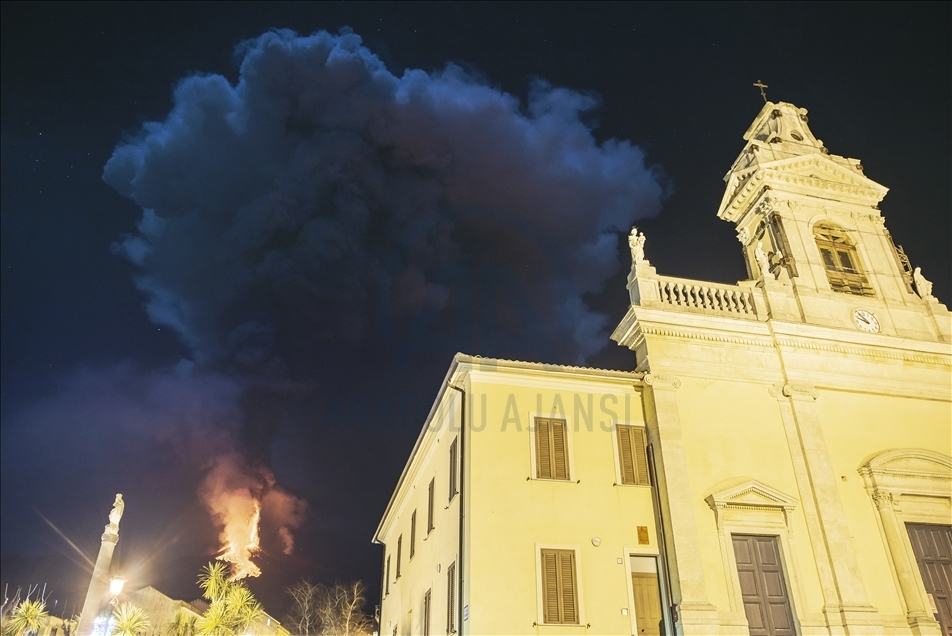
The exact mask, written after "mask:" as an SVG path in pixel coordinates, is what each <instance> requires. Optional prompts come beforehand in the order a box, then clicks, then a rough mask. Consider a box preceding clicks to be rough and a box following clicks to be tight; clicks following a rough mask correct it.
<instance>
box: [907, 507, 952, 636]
mask: <svg viewBox="0 0 952 636" xmlns="http://www.w3.org/2000/svg"><path fill="white" fill-rule="evenodd" d="M906 530H908V531H909V541H910V542H911V543H912V551H913V553H914V554H915V555H916V563H917V564H918V565H919V573H920V574H922V582H923V584H924V585H925V588H926V593H927V594H928V595H929V604H930V605H931V606H932V607H931V608H930V610H931V611H932V613H933V615H934V616H935V617H936V620H938V621H939V625H941V626H942V633H943V634H944V636H952V526H940V525H932V524H924V523H910V524H906Z"/></svg>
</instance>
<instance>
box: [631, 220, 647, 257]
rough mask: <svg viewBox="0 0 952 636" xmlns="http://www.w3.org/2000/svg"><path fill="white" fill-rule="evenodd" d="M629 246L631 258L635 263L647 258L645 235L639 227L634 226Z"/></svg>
mask: <svg viewBox="0 0 952 636" xmlns="http://www.w3.org/2000/svg"><path fill="white" fill-rule="evenodd" d="M628 247H630V248H631V260H632V262H633V263H640V262H641V261H644V260H645V235H644V232H639V231H638V228H637V227H634V226H632V228H631V234H629V235H628Z"/></svg>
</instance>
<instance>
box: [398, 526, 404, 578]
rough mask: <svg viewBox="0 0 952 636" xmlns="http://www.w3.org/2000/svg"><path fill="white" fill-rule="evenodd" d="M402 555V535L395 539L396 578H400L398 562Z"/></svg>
mask: <svg viewBox="0 0 952 636" xmlns="http://www.w3.org/2000/svg"><path fill="white" fill-rule="evenodd" d="M402 553H403V535H402V534H401V535H400V536H399V537H397V578H398V579H399V578H400V561H401V554H402Z"/></svg>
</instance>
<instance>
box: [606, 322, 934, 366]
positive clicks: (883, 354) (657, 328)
mask: <svg viewBox="0 0 952 636" xmlns="http://www.w3.org/2000/svg"><path fill="white" fill-rule="evenodd" d="M768 324H769V323H768ZM618 331H621V325H619V329H618V330H617V331H616V334H615V335H618V336H622V334H620V333H618ZM625 332H626V333H627V334H629V335H634V334H637V336H638V339H639V341H640V339H641V338H644V337H646V336H661V337H665V338H680V339H688V340H701V341H707V342H723V343H726V344H734V345H744V346H749V347H761V348H773V347H775V346H776V347H779V348H785V349H801V350H809V351H817V352H824V353H836V354H842V355H850V356H859V357H864V358H879V359H882V360H898V361H902V362H912V363H916V364H925V365H934V366H939V367H946V368H952V351H950V354H949V355H942V354H938V355H936V354H931V353H928V352H925V351H910V350H909V348H908V345H909V342H908V341H905V340H904V341H902V342H901V343H895V344H893V343H886V344H884V345H880V346H876V345H864V344H858V343H853V344H843V343H840V342H834V341H832V340H829V339H828V338H829V337H830V335H832V334H824V335H822V336H810V335H808V334H802V335H799V334H797V335H795V334H778V335H775V336H774V337H771V336H769V335H763V336H759V335H757V336H755V335H750V334H744V333H742V332H732V331H727V330H721V329H711V328H705V327H702V326H693V325H691V326H689V325H672V324H670V323H660V322H659V323H654V322H646V321H643V320H639V319H638V318H637V317H635V318H634V320H633V323H632V324H629V325H626V329H625ZM617 341H618V342H620V343H623V344H627V343H625V342H623V340H621V339H617ZM928 344H929V345H932V344H933V343H928ZM898 345H904V346H902V347H900V346H898Z"/></svg>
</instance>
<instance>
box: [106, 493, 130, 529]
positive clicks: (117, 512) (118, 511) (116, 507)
mask: <svg viewBox="0 0 952 636" xmlns="http://www.w3.org/2000/svg"><path fill="white" fill-rule="evenodd" d="M125 508H126V504H125V503H124V502H123V501H122V494H121V493H120V494H117V495H116V500H115V501H114V502H113V504H112V510H110V511H109V525H108V526H106V532H109V533H111V534H119V520H120V519H122V511H123V510H125Z"/></svg>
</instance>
